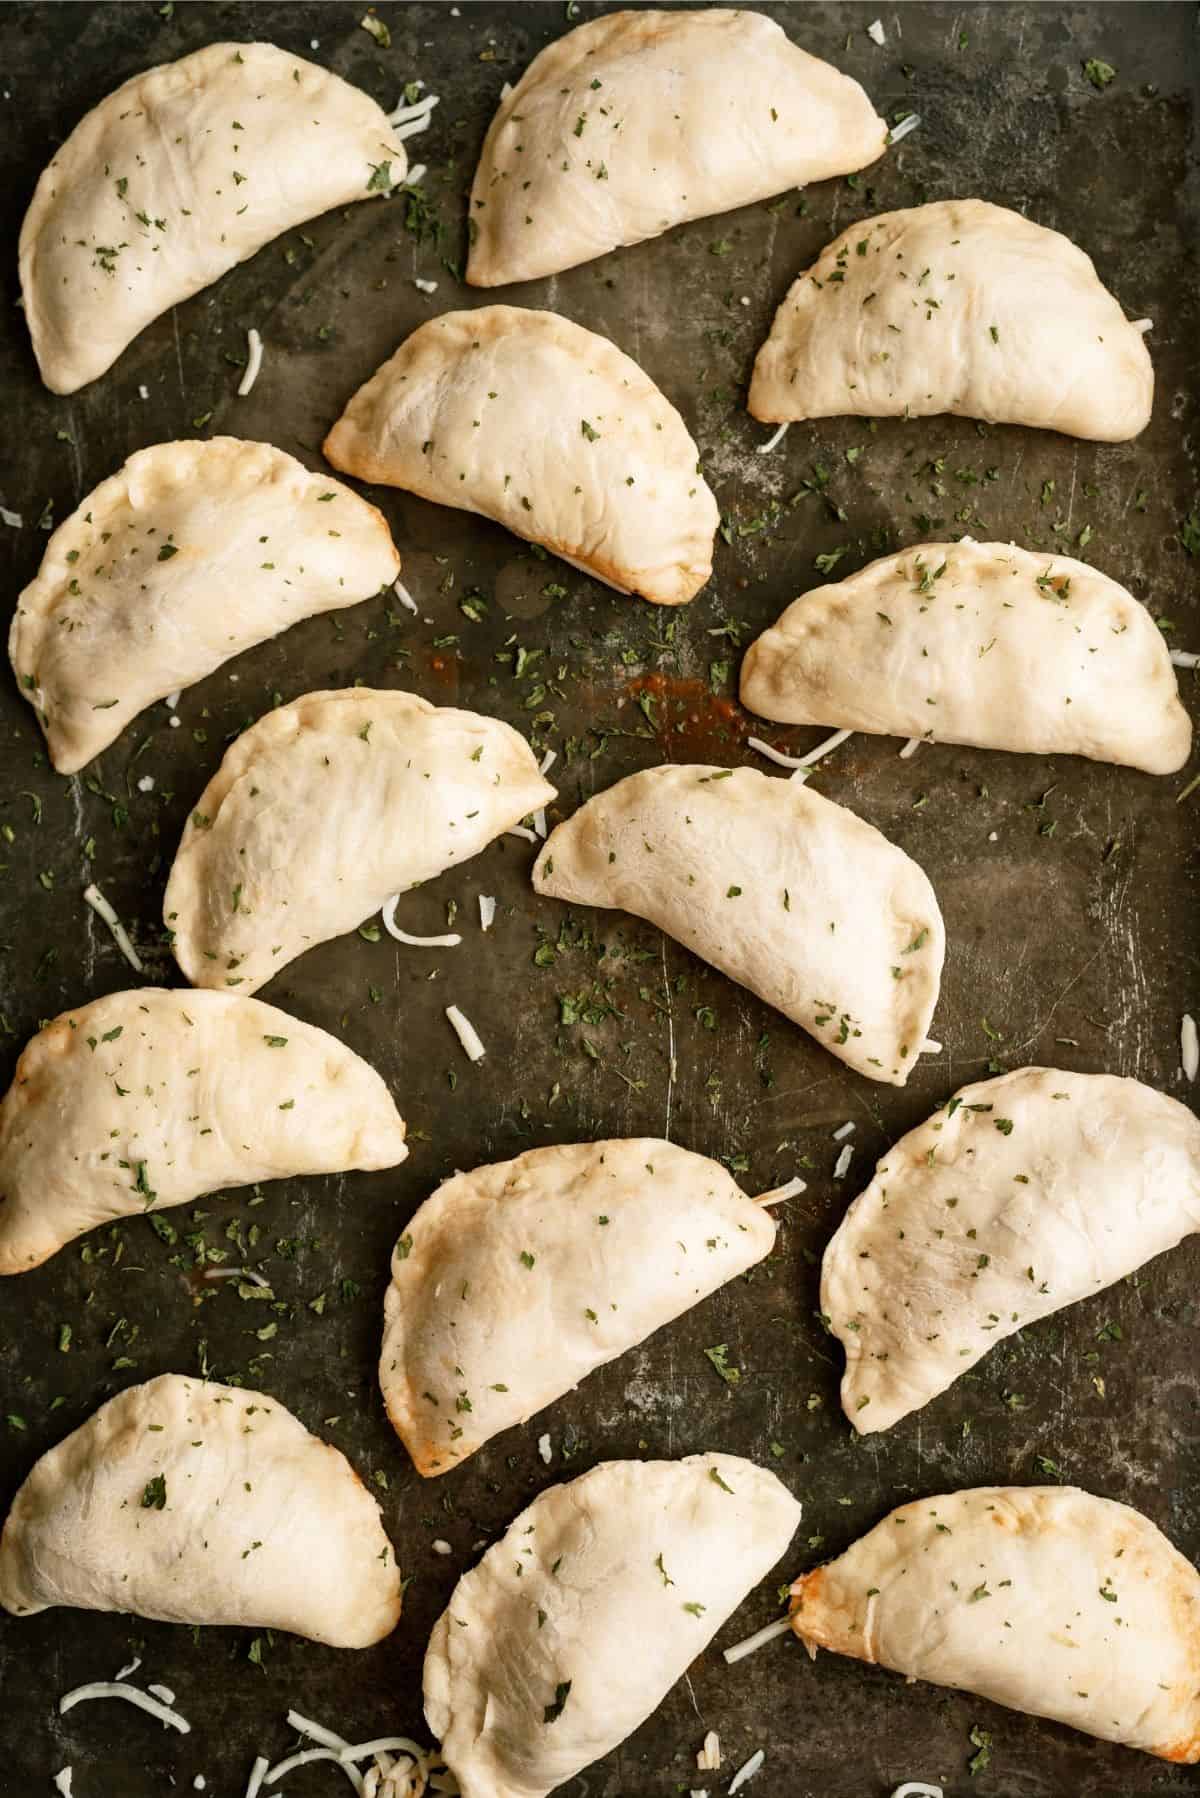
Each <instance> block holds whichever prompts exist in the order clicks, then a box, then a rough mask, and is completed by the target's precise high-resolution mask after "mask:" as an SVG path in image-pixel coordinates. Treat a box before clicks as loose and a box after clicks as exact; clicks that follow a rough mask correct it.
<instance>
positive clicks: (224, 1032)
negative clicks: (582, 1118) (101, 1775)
mask: <svg viewBox="0 0 1200 1798" xmlns="http://www.w3.org/2000/svg"><path fill="white" fill-rule="evenodd" d="M407 1153H408V1151H407V1149H406V1148H405V1146H404V1122H403V1119H402V1118H401V1117H400V1115H399V1113H398V1112H397V1110H396V1107H395V1104H394V1103H393V1101H392V1098H391V1095H390V1094H389V1092H388V1090H387V1087H386V1086H385V1085H384V1083H383V1081H382V1080H381V1079H380V1077H379V1075H378V1074H377V1073H376V1072H375V1070H374V1068H371V1067H368V1065H367V1063H366V1062H365V1061H360V1060H359V1058H358V1056H357V1055H355V1054H353V1053H352V1052H351V1051H350V1050H349V1049H347V1048H346V1047H345V1046H344V1045H343V1044H342V1043H340V1042H338V1040H337V1038H336V1037H332V1036H329V1035H327V1034H326V1032H325V1031H324V1030H318V1029H317V1028H316V1026H315V1025H313V1024H303V1023H301V1022H300V1020H299V1019H298V1018H293V1017H289V1016H288V1014H287V1013H286V1012H282V1011H277V1010H276V1009H275V1007H274V1006H273V1005H263V1004H261V1003H260V1002H259V1001H258V1000H257V999H244V998H241V997H238V996H236V995H234V994H233V993H209V992H188V991H183V992H166V991H164V990H162V989H161V988H157V987H141V988H139V989H137V990H136V991H134V992H127V993H110V994H109V995H108V997H107V998H105V999H95V1000H93V1002H92V1003H91V1004H90V1005H81V1006H80V1007H79V1008H78V1010H76V1011H65V1012H63V1014H62V1015H61V1017H57V1018H55V1019H54V1020H53V1021H52V1022H51V1023H49V1024H46V1025H45V1026H44V1027H43V1028H42V1029H41V1030H39V1031H38V1033H37V1035H36V1036H35V1037H33V1038H32V1039H31V1041H29V1042H28V1043H27V1044H26V1045H25V1048H24V1049H23V1050H22V1052H21V1057H20V1060H19V1061H18V1062H17V1068H16V1073H15V1074H14V1076H13V1083H12V1085H11V1086H10V1087H9V1089H8V1092H7V1093H6V1094H5V1096H4V1100H3V1103H0V1274H16V1273H22V1272H24V1271H25V1270H26V1269H27V1268H31V1267H37V1266H38V1265H39V1264H40V1263H41V1262H43V1261H45V1260H46V1259H47V1257H48V1256H50V1255H53V1254H54V1253H55V1252H56V1251H57V1250H58V1249H60V1248H62V1246H63V1244H64V1243H68V1242H71V1241H72V1240H73V1239H74V1238H75V1237H76V1236H81V1235H82V1234H83V1232H84V1231H85V1230H94V1229H95V1228H96V1227H97V1225H99V1224H106V1223H111V1222H112V1221H113V1220H114V1219H115V1218H121V1217H137V1216H141V1215H143V1214H145V1213H146V1212H149V1211H155V1212H158V1211H162V1210H165V1209H166V1208H167V1207H168V1206H171V1205H186V1204H188V1203H189V1202H190V1201H191V1200H192V1199H198V1198H201V1197H203V1195H204V1194H205V1193H209V1192H216V1191H217V1190H218V1189H220V1188H222V1187H227V1186H249V1185H251V1184H252V1183H253V1182H254V1181H256V1180H278V1179H281V1178H283V1177H284V1176H285V1175H288V1174H332V1173H340V1172H342V1171H343V1170H346V1169H350V1168H382V1167H395V1166H396V1164H397V1163H398V1162H401V1161H403V1160H404V1158H405V1156H406V1155H407Z"/></svg>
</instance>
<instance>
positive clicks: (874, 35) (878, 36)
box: [867, 19, 887, 45]
mask: <svg viewBox="0 0 1200 1798" xmlns="http://www.w3.org/2000/svg"><path fill="white" fill-rule="evenodd" d="M867 36H868V37H869V38H870V40H871V42H872V43H873V44H879V45H883V44H886V43H887V38H886V37H885V36H884V35H883V20H882V19H872V20H871V23H870V24H869V25H868V26H867Z"/></svg>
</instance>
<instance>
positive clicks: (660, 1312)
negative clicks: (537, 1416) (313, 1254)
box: [379, 1137, 775, 1475]
mask: <svg viewBox="0 0 1200 1798" xmlns="http://www.w3.org/2000/svg"><path fill="white" fill-rule="evenodd" d="M774 1241H775V1225H774V1222H773V1220H772V1219H771V1217H770V1216H769V1214H768V1213H767V1212H766V1211H764V1210H763V1209H762V1207H760V1206H758V1205H756V1204H755V1203H754V1201H753V1199H749V1198H747V1196H746V1194H745V1193H744V1192H742V1190H741V1188H740V1187H739V1186H738V1185H737V1183H736V1182H735V1181H734V1180H733V1179H732V1178H731V1177H730V1175H729V1174H727V1173H726V1171H725V1169H724V1168H723V1167H721V1166H720V1164H719V1163H718V1162H715V1161H710V1160H708V1158H707V1157H706V1156H704V1155H695V1154H693V1153H692V1152H691V1151H690V1150H688V1149H681V1148H678V1147H677V1146H676V1145H675V1144H674V1143H669V1142H663V1141H661V1140H660V1139H658V1138H656V1137H635V1138H632V1139H627V1140H617V1141H608V1142H583V1143H569V1144H568V1143H563V1144H554V1145H552V1146H551V1147H549V1148H543V1149H529V1150H527V1151H526V1153H525V1154H524V1155H518V1156H517V1157H516V1159H515V1160H514V1161H502V1162H496V1163H493V1164H492V1165H491V1166H488V1167H478V1168H475V1169H474V1170H473V1172H471V1173H469V1174H456V1175H455V1176H454V1178H453V1179H450V1180H447V1181H446V1182H445V1183H444V1184H443V1185H441V1186H439V1187H438V1189H437V1191H436V1192H435V1193H434V1194H433V1196H432V1197H431V1198H428V1199H426V1201H425V1203H424V1204H423V1205H422V1206H421V1208H420V1210H419V1211H418V1212H417V1214H416V1216H415V1217H414V1218H413V1219H412V1222H411V1223H409V1224H408V1225H407V1226H406V1228H405V1230H404V1233H403V1235H402V1236H401V1237H400V1239H399V1242H398V1243H397V1246H396V1249H395V1251H394V1253H393V1255H392V1279H391V1284H390V1286H389V1287H388V1290H387V1296H386V1298H385V1300H384V1333H383V1349H382V1353H381V1355H380V1361H379V1381H380V1385H381V1386H382V1388H383V1396H384V1401H385V1403H386V1405H387V1410H388V1416H389V1417H390V1418H391V1420H392V1423H393V1425H394V1426H395V1428H396V1430H397V1432H398V1433H399V1435H400V1436H401V1437H402V1439H403V1441H404V1445H405V1447H406V1448H407V1449H408V1452H409V1454H410V1455H411V1456H412V1458H413V1461H414V1462H415V1464H416V1467H417V1471H418V1472H419V1473H423V1474H426V1475H431V1474H438V1473H444V1472H445V1471H446V1469H447V1468H450V1467H453V1466H455V1465H456V1464H457V1463H458V1462H459V1461H463V1460H465V1459H466V1457H467V1456H468V1455H471V1454H474V1452H475V1450H476V1449H478V1448H481V1447H482V1446H483V1444H484V1443H485V1442H487V1441H488V1440H489V1438H490V1437H492V1436H495V1435H497V1434H498V1433H499V1432H500V1431H501V1430H507V1429H509V1428H510V1427H511V1426H512V1425H513V1424H516V1423H522V1422H524V1421H525V1419H526V1418H528V1417H532V1416H533V1414H534V1412H536V1411H540V1410H541V1409H542V1408H543V1406H545V1405H548V1404H550V1403H552V1401H553V1400H554V1399H556V1398H560V1397H561V1396H562V1394H563V1393H564V1392H568V1391H570V1390H571V1389H572V1388H573V1387H574V1386H576V1385H578V1383H579V1381H580V1380H582V1379H584V1378H586V1376H587V1375H588V1374H589V1373H591V1372H592V1371H593V1370H594V1369H595V1368H597V1367H602V1366H603V1365H604V1363H605V1362H607V1361H612V1360H613V1359H615V1357H616V1356H618V1355H620V1354H623V1353H624V1352H625V1350H626V1349H628V1348H632V1347H633V1346H634V1344H635V1343H638V1342H641V1341H642V1339H643V1337H646V1336H649V1335H650V1334H651V1332H652V1331H654V1330H657V1329H659V1328H660V1327H661V1326H662V1325H663V1324H666V1323H669V1322H670V1321H671V1320H672V1318H675V1317H678V1316H679V1315H680V1314H681V1313H682V1312H683V1311H686V1310H687V1309H688V1308H689V1307H690V1306H692V1305H694V1304H697V1303H698V1302H699V1301H700V1300H701V1299H703V1298H706V1297H707V1296H708V1294H709V1293H711V1292H715V1291H716V1289H717V1287H718V1286H722V1285H724V1283H725V1282H726V1281H727V1280H732V1279H734V1278H735V1277H736V1276H737V1275H738V1274H743V1273H745V1272H746V1270H747V1268H749V1267H752V1266H753V1265H754V1263H755V1262H756V1261H761V1260H762V1258H763V1256H764V1255H767V1254H769V1253H770V1250H771V1247H772V1244H773V1243H774Z"/></svg>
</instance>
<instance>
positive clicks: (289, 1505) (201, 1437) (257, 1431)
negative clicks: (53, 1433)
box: [0, 1373, 402, 1648]
mask: <svg viewBox="0 0 1200 1798" xmlns="http://www.w3.org/2000/svg"><path fill="white" fill-rule="evenodd" d="M401 1591H402V1587H401V1582H400V1570H399V1568H398V1567H397V1565H396V1557H395V1554H394V1552H393V1549H392V1545H391V1543H390V1542H389V1541H388V1539H387V1536H386V1535H385V1534H384V1530H383V1525H382V1523H381V1521H380V1516H379V1506H378V1505H377V1504H376V1502H375V1500H374V1499H373V1498H372V1497H371V1495H370V1493H369V1492H368V1491H367V1489H366V1487H365V1486H364V1485H363V1483H362V1481H361V1480H360V1479H359V1477H358V1475H357V1474H356V1473H355V1471H354V1469H353V1467H351V1465H350V1463H349V1461H347V1459H346V1457H345V1456H344V1455H342V1454H340V1453H339V1452H338V1450H337V1449H336V1448H331V1447H330V1446H329V1445H328V1443H325V1442H322V1441H321V1440H320V1439H319V1437H316V1436H310V1435H309V1433H308V1431H307V1430H306V1429H305V1427H304V1425H303V1424H302V1423H301V1422H300V1421H299V1419H298V1418H296V1417H293V1416H292V1414H291V1412H290V1411H287V1410H285V1409H284V1407H283V1406H282V1405H281V1404H280V1403H279V1401H278V1399H274V1398H271V1397H269V1396H268V1395H267V1394H266V1393H262V1392H252V1391H250V1390H249V1389H248V1388H247V1387H244V1386H218V1385H217V1384H216V1383H215V1382H214V1381H205V1380H189V1379H186V1378H185V1377H184V1376H183V1375H182V1374H176V1373H167V1374H160V1376H159V1377H158V1379H156V1380H148V1381H147V1382H146V1384H145V1385H144V1386H130V1387H129V1388H128V1390H127V1391H125V1392H120V1393H118V1394H117V1396H116V1398H111V1399H109V1401H108V1403H107V1404H105V1405H101V1407H100V1409H99V1410H98V1411H96V1412H94V1413H93V1415H92V1416H91V1417H89V1418H88V1421H87V1422H86V1423H85V1424H82V1425H81V1426H80V1428H79V1429H77V1430H75V1431H74V1432H73V1434H72V1435H70V1436H68V1437H67V1438H66V1439H65V1441H63V1442H60V1443H59V1445H58V1447H57V1448H52V1449H50V1450H49V1452H48V1453H47V1454H44V1455H43V1456H42V1458H41V1460H40V1461H39V1462H38V1463H37V1464H36V1466H35V1467H34V1469H33V1472H32V1473H31V1474H30V1475H29V1478H28V1479H27V1480H26V1481H25V1484H24V1485H23V1486H22V1487H21V1489H20V1491H19V1492H18V1493H17V1496H16V1498H15V1499H14V1500H13V1503H12V1509H11V1511H10V1512H9V1514H8V1520H7V1522H6V1523H5V1525H4V1534H3V1536H0V1605H3V1607H4V1609H5V1610H6V1611H10V1612H12V1613H13V1615H14V1616H17V1617H28V1616H31V1615H33V1613H34V1612H36V1611H45V1610H48V1609H49V1608H50V1607H51V1606H52V1605H72V1606H74V1607H75V1608H77V1609H79V1610H85V1611H125V1612H130V1613H132V1614H133V1615H135V1616H138V1617H153V1618H156V1619H157V1620H159V1621H160V1622H164V1623H236V1624H246V1625H248V1626H252V1627H254V1628H258V1629H280V1630H290V1631H291V1632H292V1633H293V1634H294V1635H297V1636H308V1637H310V1638H311V1640H312V1641H314V1642H324V1643H326V1644H327V1645H328V1646H329V1647H331V1648H368V1647H369V1646H370V1645H371V1643H372V1642H379V1641H382V1639H383V1637H384V1636H387V1635H390V1634H391V1632H392V1630H393V1629H395V1627H396V1623H397V1621H398V1620H399V1617H400V1595H401Z"/></svg>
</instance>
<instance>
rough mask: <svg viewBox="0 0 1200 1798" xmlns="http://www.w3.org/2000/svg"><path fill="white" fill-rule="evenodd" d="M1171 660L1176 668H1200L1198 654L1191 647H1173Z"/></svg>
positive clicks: (1199, 656)
mask: <svg viewBox="0 0 1200 1798" xmlns="http://www.w3.org/2000/svg"><path fill="white" fill-rule="evenodd" d="M1171 660H1172V662H1174V664H1175V666H1176V668H1200V655H1197V654H1196V652H1195V650H1193V649H1173V650H1172V651H1171Z"/></svg>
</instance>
